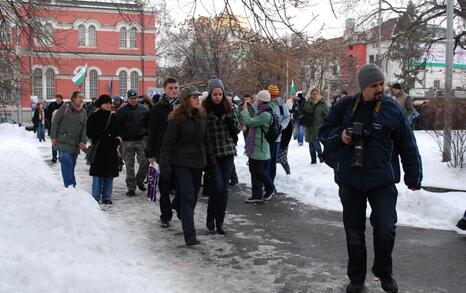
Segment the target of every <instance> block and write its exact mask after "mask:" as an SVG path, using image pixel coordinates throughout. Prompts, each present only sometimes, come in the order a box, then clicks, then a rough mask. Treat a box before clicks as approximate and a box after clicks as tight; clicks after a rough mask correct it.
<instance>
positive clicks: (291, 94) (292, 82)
mask: <svg viewBox="0 0 466 293" xmlns="http://www.w3.org/2000/svg"><path fill="white" fill-rule="evenodd" d="M295 94H296V88H295V87H294V81H293V80H291V88H290V97H291V96H294V95H295Z"/></svg>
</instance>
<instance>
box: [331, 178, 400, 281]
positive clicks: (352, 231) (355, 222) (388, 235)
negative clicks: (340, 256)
mask: <svg viewBox="0 0 466 293" xmlns="http://www.w3.org/2000/svg"><path fill="white" fill-rule="evenodd" d="M339 195H340V199H341V203H342V205H343V223H344V227H345V233H346V244H347V249H348V257H349V259H348V272H347V273H348V277H349V278H350V280H351V281H353V282H362V281H364V280H365V278H366V271H367V251H366V241H365V233H364V232H365V229H366V207H367V201H368V200H369V204H370V205H371V208H372V212H371V215H370V222H371V225H372V227H373V238H374V256H375V257H374V264H373V266H372V271H373V272H374V274H375V275H376V276H377V277H379V278H383V277H386V276H391V275H392V251H393V246H394V244H395V228H396V226H395V224H396V222H397V215H396V200H397V196H398V191H397V190H396V187H395V185H394V184H389V185H386V186H382V187H378V188H375V189H373V190H370V191H367V192H361V191H359V190H357V189H354V188H351V187H349V186H345V185H340V191H339Z"/></svg>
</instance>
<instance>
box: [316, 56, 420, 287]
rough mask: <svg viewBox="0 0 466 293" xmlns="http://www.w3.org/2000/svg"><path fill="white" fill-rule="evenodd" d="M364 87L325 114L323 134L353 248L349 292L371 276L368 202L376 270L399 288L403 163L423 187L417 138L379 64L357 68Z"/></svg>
mask: <svg viewBox="0 0 466 293" xmlns="http://www.w3.org/2000/svg"><path fill="white" fill-rule="evenodd" d="M358 80H359V87H360V89H361V92H359V93H357V94H356V95H354V96H352V97H346V98H343V99H342V100H341V101H340V102H338V103H336V104H335V105H334V106H333V108H332V110H331V111H330V113H329V114H328V115H327V116H326V117H325V119H324V122H323V124H322V126H321V128H320V130H319V137H320V140H321V141H322V143H323V144H324V146H325V147H326V148H328V149H329V150H332V151H333V152H334V153H335V155H336V158H337V161H336V167H335V169H334V171H335V182H336V183H337V184H338V186H339V196H340V199H341V203H342V205H343V225H344V228H345V233H346V244H347V249H348V257H349V259H348V270H347V274H348V277H349V279H350V284H349V285H348V286H347V287H346V292H348V293H354V292H363V290H364V281H365V278H366V266H367V263H366V262H367V261H366V258H367V252H366V244H365V225H366V205H367V201H369V204H370V205H371V208H372V211H371V215H370V222H371V225H372V227H373V230H374V231H373V234H374V263H373V266H372V272H373V273H374V275H375V276H376V277H377V278H379V279H380V281H381V285H382V289H383V290H384V291H385V292H391V293H395V292H398V285H397V283H396V281H395V279H394V278H393V276H392V274H393V268H392V251H393V247H394V244H395V224H396V221H397V214H396V201H397V195H398V191H397V189H396V187H395V183H398V182H399V181H400V163H399V156H400V157H401V163H402V164H403V169H404V181H405V184H406V185H407V186H408V188H409V189H411V190H418V189H420V187H421V180H422V163H421V157H420V155H419V151H418V148H417V145H416V140H415V137H414V134H413V132H412V130H411V129H410V128H409V125H408V124H407V121H406V119H405V117H404V114H403V112H402V111H401V109H400V107H399V106H398V105H397V104H396V101H394V100H393V99H392V98H390V97H388V96H384V94H383V92H384V80H385V77H384V75H383V73H382V71H381V70H380V68H379V67H377V66H376V65H375V64H365V65H364V66H362V67H361V69H360V70H359V72H358Z"/></svg>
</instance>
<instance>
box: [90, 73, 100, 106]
mask: <svg viewBox="0 0 466 293" xmlns="http://www.w3.org/2000/svg"><path fill="white" fill-rule="evenodd" d="M98 94H99V85H98V79H97V70H95V69H92V70H91V71H89V95H90V98H91V99H92V98H94V97H96V98H97V97H98Z"/></svg>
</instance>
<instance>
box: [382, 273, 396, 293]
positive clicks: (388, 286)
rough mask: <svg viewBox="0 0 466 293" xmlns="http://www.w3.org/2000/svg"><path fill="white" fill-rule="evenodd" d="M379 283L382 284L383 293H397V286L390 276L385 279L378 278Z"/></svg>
mask: <svg viewBox="0 0 466 293" xmlns="http://www.w3.org/2000/svg"><path fill="white" fill-rule="evenodd" d="M380 282H381V283H382V289H383V290H384V291H385V292H388V293H397V292H398V284H397V283H396V281H395V280H394V279H393V278H392V277H391V276H389V277H387V278H380Z"/></svg>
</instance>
